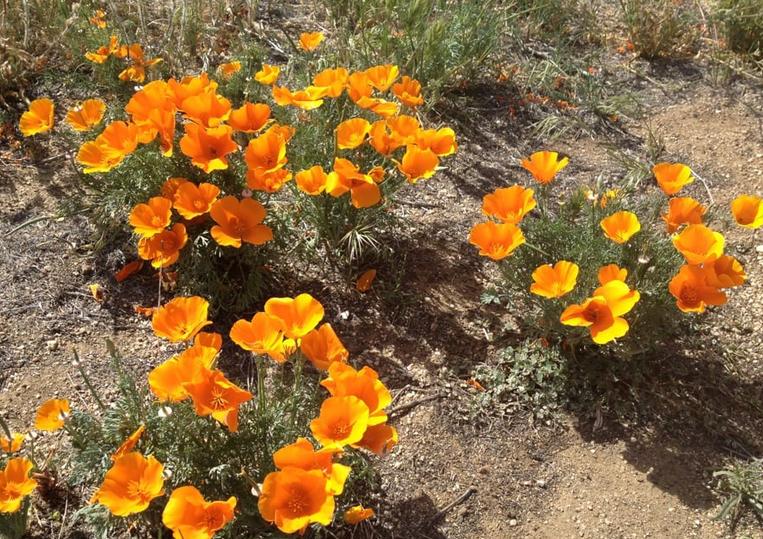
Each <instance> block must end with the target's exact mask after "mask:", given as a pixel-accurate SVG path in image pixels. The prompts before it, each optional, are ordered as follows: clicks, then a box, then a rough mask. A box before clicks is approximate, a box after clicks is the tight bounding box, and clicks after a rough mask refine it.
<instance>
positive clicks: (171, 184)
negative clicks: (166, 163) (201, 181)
mask: <svg viewBox="0 0 763 539" xmlns="http://www.w3.org/2000/svg"><path fill="white" fill-rule="evenodd" d="M189 181H191V180H189V179H188V178H167V180H165V182H164V183H163V184H162V187H161V189H160V190H159V193H160V194H161V195H162V196H163V197H164V198H168V199H170V200H175V193H177V190H178V187H180V186H181V185H183V184H184V183H186V182H189Z"/></svg>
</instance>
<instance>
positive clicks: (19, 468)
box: [0, 294, 398, 539]
mask: <svg viewBox="0 0 763 539" xmlns="http://www.w3.org/2000/svg"><path fill="white" fill-rule="evenodd" d="M207 314H208V302H207V301H206V300H205V299H203V298H201V297H183V296H179V297H175V298H174V299H172V300H170V301H168V302H166V303H165V304H164V305H162V306H161V307H159V308H158V309H156V310H155V311H154V313H153V316H152V321H151V325H152V328H153V330H154V333H155V334H156V336H157V337H159V338H161V339H164V340H166V341H169V342H171V343H178V344H176V346H177V348H175V351H174V355H172V357H170V358H169V359H167V360H165V361H163V362H162V363H159V364H158V365H155V366H153V368H151V369H150V370H149V372H148V375H147V382H148V383H147V386H148V393H147V394H146V393H144V392H143V391H142V389H141V386H145V383H141V382H140V381H139V380H136V379H134V378H132V375H130V374H128V373H126V372H125V370H124V368H123V366H122V365H121V362H120V359H119V355H118V354H117V353H116V351H114V350H112V352H111V353H112V359H113V361H114V362H115V369H116V372H117V374H118V376H119V377H120V384H122V386H121V388H122V389H121V390H120V391H121V392H122V397H117V400H116V402H115V403H114V405H113V406H111V407H105V406H104V407H103V408H102V409H101V414H97V413H96V414H92V415H91V414H90V413H88V412H85V411H74V412H72V410H71V408H70V406H69V403H68V401H66V400H64V399H51V400H49V401H46V402H45V403H43V404H42V405H41V406H40V408H39V410H38V412H37V418H36V421H35V428H36V429H38V430H40V431H57V430H62V431H63V435H64V436H66V437H68V438H69V439H70V440H71V443H72V447H71V452H72V455H71V459H72V462H73V463H74V465H75V467H76V466H80V465H84V466H87V467H89V468H90V469H88V470H81V469H80V471H79V472H78V474H79V475H78V476H77V477H76V479H77V481H78V483H80V484H81V485H82V487H83V488H84V489H86V490H87V491H89V492H88V494H89V496H90V501H89V503H90V504H92V505H96V506H100V508H96V509H97V510H98V511H100V512H99V514H101V515H103V516H104V518H108V522H109V525H110V526H112V528H110V529H112V532H113V533H115V534H117V531H118V530H121V531H125V530H127V531H126V532H125V533H128V532H129V533H133V534H134V533H139V532H140V533H142V532H156V531H157V529H156V526H162V525H163V526H164V527H166V528H167V529H169V530H170V531H171V535H172V537H178V538H180V537H198V538H205V539H212V538H213V537H216V534H217V533H218V532H221V531H223V530H225V531H224V532H223V533H227V534H229V535H231V536H236V537H239V536H241V537H249V536H253V537H254V536H264V535H267V534H270V533H272V531H268V528H270V526H275V527H277V528H278V529H279V530H280V531H281V532H283V533H297V532H299V533H304V532H305V531H306V530H307V528H308V527H310V526H316V527H317V526H329V525H331V524H332V522H334V521H335V520H336V519H337V518H338V519H339V520H341V515H342V514H346V515H349V516H347V517H346V521H347V522H353V523H357V522H360V521H362V520H364V519H367V518H371V517H372V516H374V515H375V513H374V510H373V509H371V508H364V507H363V506H358V505H357V503H358V501H359V500H358V499H357V495H358V492H359V491H358V490H357V488H356V487H357V485H352V487H349V486H350V485H351V484H352V482H353V481H354V480H355V478H356V476H357V480H358V481H363V480H365V479H363V475H364V474H365V473H366V471H365V470H359V469H357V467H358V466H359V465H360V463H361V462H365V461H367V459H368V457H367V452H371V453H374V454H376V455H383V454H385V453H388V452H389V451H391V450H392V449H393V447H394V446H395V445H396V444H397V440H398V435H397V430H396V429H395V427H394V426H392V425H391V424H390V418H389V415H388V408H389V406H390V404H391V402H392V395H391V393H390V391H389V389H388V388H387V387H386V386H385V384H384V383H383V382H382V381H381V380H380V379H379V376H378V374H377V373H376V371H374V370H373V369H371V368H370V367H368V366H363V367H360V368H355V367H353V366H351V365H350V354H349V352H348V350H347V349H346V348H345V346H344V345H343V343H342V341H341V340H340V338H339V336H338V335H337V333H336V331H335V330H334V328H333V327H332V325H331V324H330V323H329V322H327V321H326V320H325V319H324V318H325V316H326V311H325V309H324V307H323V305H322V304H321V303H320V302H319V301H318V300H317V299H315V298H314V297H313V296H311V295H310V294H299V295H297V296H295V297H275V298H271V299H269V300H268V301H266V302H265V304H264V307H263V310H262V311H259V312H257V313H255V314H254V316H253V317H252V318H251V319H242V320H239V321H237V322H236V323H235V324H234V325H233V327H232V328H231V330H230V332H229V334H230V337H231V339H232V341H233V342H234V343H235V344H237V345H239V346H240V347H241V348H243V349H244V350H246V351H248V352H251V353H252V356H251V362H252V366H253V367H254V369H255V370H256V375H255V378H256V380H253V379H248V377H245V378H244V379H243V380H235V381H234V380H233V378H232V377H230V378H229V377H228V376H227V375H226V374H225V373H224V372H223V370H222V369H221V364H223V362H221V361H220V356H221V354H222V353H223V350H224V348H225V347H224V338H223V335H221V334H220V333H215V332H211V331H204V330H205V329H207V326H208V325H209V324H211V323H212V322H211V321H210V320H208V318H207ZM271 360H272V361H271ZM237 361H238V362H240V361H241V360H240V358H239V359H238V360H237ZM224 364H226V365H231V363H230V362H229V361H226V362H224ZM83 376H86V374H85V373H84V371H83ZM266 378H267V379H266ZM86 380H87V377H86ZM87 386H88V388H90V389H91V391H92V392H93V395H94V396H95V397H96V398H98V394H97V391H96V390H95V388H94V387H93V386H92V384H91V383H90V382H89V380H88V383H87ZM324 391H325V392H327V394H324V395H320V394H321V393H323V392H324ZM146 395H147V396H148V397H149V398H148V399H146V398H145V397H146ZM315 397H325V398H324V400H323V402H322V403H319V402H317V401H316V399H315ZM98 402H99V403H101V401H100V399H98ZM101 404H102V403H101ZM3 426H4V423H3V422H0V427H3ZM2 430H3V433H2V434H0V448H2V451H3V452H2V453H0V459H5V461H0V513H2V512H8V513H11V512H17V511H19V510H21V508H22V507H28V504H27V505H25V500H26V499H27V497H28V496H29V495H30V494H31V493H32V492H33V491H34V490H35V488H36V487H37V481H35V479H34V478H39V477H41V476H44V473H38V472H45V470H46V468H43V469H40V468H38V466H39V462H38V461H35V460H34V459H27V458H26V457H25V455H26V454H27V451H29V453H28V454H29V455H32V456H34V450H33V446H34V442H33V441H31V442H29V444H28V445H30V447H29V448H27V444H25V443H24V436H23V435H21V434H18V433H16V434H10V433H5V432H4V430H5V429H4V428H3V429H2ZM51 436H56V434H51ZM30 440H33V438H30ZM355 452H359V454H357V455H354V453H355ZM69 458H70V456H69V455H67V459H69ZM49 462H52V461H51V460H50V458H49V460H47V461H45V463H44V464H43V466H47V465H48V463H49ZM3 463H5V469H3V468H2V465H3ZM366 465H367V464H366ZM32 470H34V471H35V473H34V474H32ZM226 470H230V471H226ZM221 471H222V472H221ZM221 473H222V475H220V474H221ZM210 477H217V479H216V480H214V481H210V480H209V478H210ZM347 490H350V491H351V492H352V494H351V496H347V500H345V499H344V498H343V496H345V493H346V491H347ZM24 510H26V509H24ZM337 513H338V515H339V516H338V517H337ZM136 515H141V517H140V518H139V519H138V520H136V519H135V516H136ZM0 516H1V515H0ZM136 527H137V528H136ZM138 528H139V529H140V530H139V529H138ZM165 531H166V530H165Z"/></svg>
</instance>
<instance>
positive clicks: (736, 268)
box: [653, 163, 763, 313]
mask: <svg viewBox="0 0 763 539" xmlns="http://www.w3.org/2000/svg"><path fill="white" fill-rule="evenodd" d="M653 173H654V175H655V177H656V178H657V183H658V184H659V186H660V188H661V189H662V191H663V192H664V193H665V194H666V195H668V196H672V195H675V194H676V193H678V192H679V191H680V190H681V189H682V188H683V187H684V186H685V185H688V184H690V183H692V182H693V181H694V178H693V177H692V172H691V169H690V168H689V167H687V166H686V165H683V164H681V163H659V164H657V165H655V166H654V168H653ZM706 211H707V208H706V207H705V206H703V205H702V204H701V203H700V202H698V201H697V200H695V199H693V198H691V197H673V198H670V200H669V201H668V212H667V213H666V214H664V215H663V216H662V218H663V220H664V221H665V224H666V226H667V229H668V232H670V233H673V237H672V241H673V245H674V246H675V248H676V250H678V252H680V253H681V254H682V255H683V257H684V260H685V262H686V263H685V264H684V265H682V266H681V268H680V269H679V271H678V274H676V276H675V277H673V279H672V280H671V281H670V283H669V285H668V289H669V290H670V293H671V294H672V295H673V296H674V297H675V298H676V305H677V306H678V308H679V309H680V310H681V311H683V312H697V313H701V312H704V311H705V309H706V307H707V306H709V305H722V304H724V303H726V301H727V299H728V298H727V296H726V293H725V292H724V291H723V289H726V288H732V287H735V286H739V285H742V284H744V282H745V281H746V280H747V276H746V275H745V272H744V268H743V267H742V264H741V263H740V262H739V261H738V260H737V259H736V258H734V257H733V256H730V255H725V254H724V253H723V251H724V247H725V243H726V241H725V238H724V237H723V235H722V234H721V233H720V232H716V231H714V230H712V229H710V228H709V227H707V226H705V224H703V216H704V214H705V212H706ZM731 211H732V214H733V215H734V218H735V219H736V221H737V223H739V224H740V225H742V226H746V227H748V228H758V227H760V226H761V225H763V207H762V206H761V200H760V198H758V197H755V196H751V195H742V196H739V197H737V198H736V199H735V200H734V201H733V202H732V204H731ZM681 227H683V228H681ZM679 230H680V231H679ZM676 232H677V233H676Z"/></svg>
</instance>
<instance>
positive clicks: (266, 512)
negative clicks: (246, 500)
mask: <svg viewBox="0 0 763 539" xmlns="http://www.w3.org/2000/svg"><path fill="white" fill-rule="evenodd" d="M257 507H258V508H259V510H260V515H261V516H262V518H264V519H265V520H267V521H268V522H272V523H273V524H275V525H276V527H278V529H279V530H281V531H282V532H284V533H295V532H300V533H303V532H304V531H305V530H306V529H307V527H308V526H309V525H310V524H312V523H317V524H322V525H323V526H328V525H329V524H331V521H332V520H333V518H334V496H333V495H331V494H330V493H329V490H328V489H327V488H326V477H325V475H324V474H323V472H322V471H320V470H310V471H308V470H301V469H299V468H285V469H283V470H281V471H278V472H271V473H269V474H268V475H267V476H265V481H264V482H263V483H262V489H261V491H260V498H259V500H258V502H257Z"/></svg>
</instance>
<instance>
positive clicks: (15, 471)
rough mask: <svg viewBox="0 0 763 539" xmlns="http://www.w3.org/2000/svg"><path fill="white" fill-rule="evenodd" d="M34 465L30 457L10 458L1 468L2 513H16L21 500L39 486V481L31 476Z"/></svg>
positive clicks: (0, 494)
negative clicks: (3, 467)
mask: <svg viewBox="0 0 763 539" xmlns="http://www.w3.org/2000/svg"><path fill="white" fill-rule="evenodd" d="M33 467H34V465H33V464H32V461H30V460H29V459H26V458H23V457H19V458H13V459H8V462H7V463H6V465H5V469H3V470H0V514H2V513H15V512H16V511H18V510H19V509H20V508H21V502H23V501H24V498H26V497H27V496H29V495H30V494H31V493H32V491H34V489H36V488H37V481H35V480H34V479H32V478H30V477H29V472H31V471H32V468H33Z"/></svg>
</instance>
